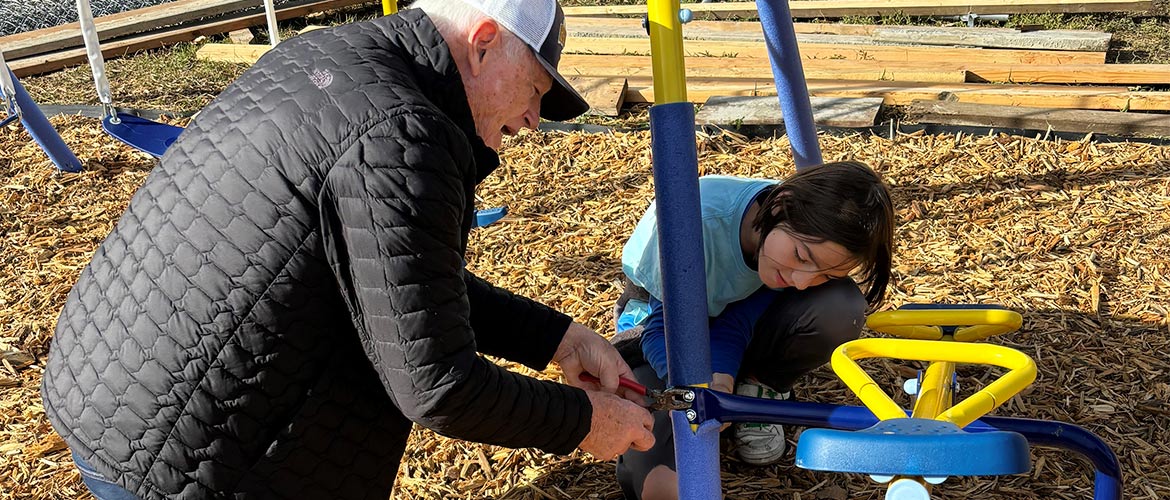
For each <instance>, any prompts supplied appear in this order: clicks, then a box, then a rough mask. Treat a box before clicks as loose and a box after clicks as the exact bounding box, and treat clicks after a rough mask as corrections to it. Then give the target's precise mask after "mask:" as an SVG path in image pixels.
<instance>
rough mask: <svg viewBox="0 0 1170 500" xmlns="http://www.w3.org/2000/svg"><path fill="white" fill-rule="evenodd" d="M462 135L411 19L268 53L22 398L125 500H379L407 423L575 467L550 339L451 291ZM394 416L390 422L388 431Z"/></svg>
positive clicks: (118, 242)
mask: <svg viewBox="0 0 1170 500" xmlns="http://www.w3.org/2000/svg"><path fill="white" fill-rule="evenodd" d="M498 162H499V159H498V157H497V156H496V154H495V153H494V152H493V151H491V150H490V149H488V148H487V147H486V146H485V145H484V144H483V142H482V141H480V140H479V139H478V137H477V136H476V134H475V129H474V124H473V122H472V116H471V111H470V109H469V107H468V105H467V97H466V94H465V93H464V90H463V85H462V82H461V80H460V77H459V74H458V72H457V70H456V67H455V64H454V61H452V59H451V54H450V52H449V50H448V48H447V46H446V44H445V43H444V42H443V40H442V37H441V36H440V35H439V33H438V32H437V31H436V29H435V27H434V25H433V24H431V22H430V20H429V19H428V18H427V17H426V16H425V15H424V14H422V13H421V12H418V11H407V12H406V13H404V14H402V15H401V16H392V17H386V18H381V19H378V20H375V21H371V22H365V23H356V24H351V25H346V26H343V27H339V28H335V29H328V30H320V31H315V32H311V33H308V34H305V35H302V36H298V37H296V38H293V39H291V40H288V41H286V42H284V43H282V44H281V45H280V46H278V47H277V48H276V49H274V50H273V51H271V52H270V53H268V54H266V55H265V56H264V57H263V58H262V59H261V60H260V61H259V62H258V63H257V64H256V65H255V66H254V67H252V68H251V69H249V70H248V71H247V72H245V73H244V74H243V75H242V76H241V77H240V78H239V79H238V80H237V81H236V82H234V83H232V84H231V86H230V87H228V88H227V90H225V91H224V92H223V93H222V94H221V95H220V96H219V97H217V98H216V99H215V100H214V101H213V102H212V103H211V104H210V105H209V106H208V107H207V108H206V109H204V110H203V111H202V112H201V113H200V114H199V115H198V117H197V118H196V119H195V120H194V121H193V122H192V123H191V124H190V126H189V127H188V128H187V130H186V131H185V132H184V133H183V135H182V136H181V137H180V138H179V139H178V140H177V141H176V142H175V143H174V144H173V145H172V146H171V147H170V149H169V150H168V151H167V154H166V155H165V156H164V157H163V158H162V160H161V163H160V165H159V166H158V167H156V168H155V169H154V171H152V172H151V174H150V176H149V177H148V178H147V180H146V182H145V183H144V185H143V186H142V187H141V188H140V189H139V190H138V192H137V193H136V194H135V195H134V197H133V199H132V200H131V202H130V206H129V208H128V209H127V210H126V212H125V214H123V216H122V218H121V219H120V220H119V221H118V224H117V226H116V227H115V228H114V230H113V232H112V233H111V234H110V235H109V236H108V237H107V238H106V240H105V241H104V242H103V243H102V245H101V247H100V248H98V250H97V252H96V253H95V254H94V256H93V260H92V262H91V263H90V264H89V266H88V267H86V269H85V270H84V271H83V272H82V274H81V277H80V279H79V280H78V282H77V283H76V285H75V286H74V287H73V290H72V291H71V293H70V294H69V296H68V299H67V302H66V304H65V307H64V310H63V311H62V312H61V316H60V319H59V321H58V324H57V330H56V334H55V337H54V339H53V345H52V348H51V351H50V353H49V361H48V365H47V367H46V370H45V374H44V385H43V387H42V396H43V398H44V404H45V409H46V412H47V413H48V416H49V419H50V420H51V422H52V423H53V426H54V428H55V429H56V430H57V432H59V433H60V434H61V435H62V436H64V437H65V439H66V441H67V443H68V444H69V446H70V448H72V449H73V450H74V451H75V452H76V453H78V455H79V456H80V457H81V458H83V459H84V460H85V461H87V462H89V463H90V465H92V466H94V467H95V468H96V469H97V470H98V471H100V472H101V473H102V474H103V475H104V476H105V477H107V478H111V479H113V480H115V481H116V482H117V483H118V484H120V485H121V486H123V487H125V488H127V489H129V490H130V491H132V492H134V493H136V494H137V495H139V496H141V497H143V498H150V499H159V498H302V499H303V498H339V499H340V498H377V499H380V500H383V499H385V498H387V496H388V494H389V491H390V488H391V487H392V485H393V482H394V477H395V472H396V469H397V463H398V459H399V456H400V454H401V453H402V449H403V446H404V445H405V436H406V434H407V433H408V432H409V428H410V422H411V421H413V422H415V423H418V424H420V425H422V426H425V427H428V428H430V429H434V430H435V431H437V432H439V433H442V434H444V435H448V436H453V437H458V438H462V439H466V440H470V441H478V442H485V443H492V444H498V445H504V446H509V447H535V448H539V449H542V450H545V451H548V452H552V453H568V452H570V451H572V450H573V449H574V448H575V447H576V446H577V445H578V444H579V443H580V442H581V440H582V439H584V437H585V435H586V434H587V433H588V431H589V423H590V420H591V415H592V410H591V407H590V405H589V402H588V399H587V397H586V395H585V393H584V392H583V391H581V390H579V389H576V388H572V387H569V386H565V385H560V384H555V383H550V382H544V381H538V380H535V379H532V378H528V377H524V376H520V375H517V374H515V373H512V372H509V371H507V370H504V369H502V368H500V367H498V366H496V365H494V364H493V363H491V362H489V361H486V360H485V359H484V358H482V357H480V356H479V354H477V352H478V353H484V354H491V355H496V356H500V357H503V358H506V359H510V360H514V361H517V362H521V363H523V364H525V365H528V366H530V367H533V368H536V369H543V368H545V367H546V365H547V363H548V362H549V360H550V359H551V357H552V354H553V353H554V351H555V350H556V347H557V345H558V344H559V342H560V340H561V338H562V335H563V334H564V331H565V329H566V328H567V327H568V325H569V322H570V320H569V318H568V317H566V316H564V315H562V314H560V313H557V312H555V311H553V310H551V309H549V308H548V307H545V306H543V305H540V304H538V303H536V302H534V301H531V300H529V299H526V298H522V297H519V296H516V295H513V294H511V293H509V292H506V291H504V290H501V289H498V288H494V287H492V286H491V285H489V284H487V283H486V282H484V281H483V280H481V279H478V278H476V277H474V276H472V275H471V274H470V273H469V272H467V271H465V270H464V266H463V253H464V250H465V248H466V245H467V235H468V232H469V230H470V227H471V221H472V219H473V215H474V207H473V199H474V198H473V193H474V189H475V186H476V184H477V183H478V182H479V181H480V180H482V179H483V178H484V177H485V176H486V175H487V174H488V173H490V172H491V171H492V170H493V169H494V168H495V167H496V166H497V165H498ZM404 415H405V418H404V417H403V416H404Z"/></svg>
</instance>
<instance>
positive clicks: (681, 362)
mask: <svg viewBox="0 0 1170 500" xmlns="http://www.w3.org/2000/svg"><path fill="white" fill-rule="evenodd" d="M650 134H651V137H652V138H653V141H652V144H653V145H652V146H651V148H652V150H653V164H654V197H655V205H656V206H657V212H656V213H657V216H658V254H659V256H660V259H661V265H662V295H663V297H662V306H663V307H662V308H663V311H662V314H663V322H664V325H665V329H666V351H667V369H668V371H669V374H670V376H669V378H670V380H669V382H670V385H672V386H677V385H698V384H706V383H708V382H710V381H711V355H710V349H711V348H710V341H711V340H710V336H709V335H708V333H707V277H706V274H705V271H704V267H703V226H702V214H701V212H700V210H699V160H698V155H697V153H696V151H695V108H694V106H692V105H691V104H690V103H686V102H683V103H670V104H661V105H657V106H654V107H652V108H650Z"/></svg>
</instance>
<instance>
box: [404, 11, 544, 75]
mask: <svg viewBox="0 0 1170 500" xmlns="http://www.w3.org/2000/svg"><path fill="white" fill-rule="evenodd" d="M409 8H411V9H419V10H422V11H423V12H425V13H426V14H427V17H429V18H431V22H433V23H435V27H437V28H439V33H442V34H443V37H444V38H446V39H447V40H448V41H450V40H451V39H452V38H458V39H460V40H462V39H464V38H466V35H467V32H468V31H469V30H470V29H471V27H472V26H474V25H475V23H477V22H479V21H480V20H482V19H485V18H487V17H488V16H487V14H484V13H483V12H480V10H479V9H477V8H475V7H472V6H471V5H468V4H467V3H466V2H463V1H462V0H415V1H414V2H413V3H411V4H410V7H409ZM500 31H503V32H504V33H505V34H506V35H505V36H504V40H503V41H504V54H505V55H506V56H507V59H508V60H509V61H517V62H519V61H523V60H524V55H525V53H526V52H529V51H531V50H532V49H531V48H529V47H528V44H526V43H524V40H521V39H520V37H518V36H516V35H515V34H513V33H512V32H511V31H509V30H508V28H505V27H503V26H500Z"/></svg>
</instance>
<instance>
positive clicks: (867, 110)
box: [695, 96, 882, 128]
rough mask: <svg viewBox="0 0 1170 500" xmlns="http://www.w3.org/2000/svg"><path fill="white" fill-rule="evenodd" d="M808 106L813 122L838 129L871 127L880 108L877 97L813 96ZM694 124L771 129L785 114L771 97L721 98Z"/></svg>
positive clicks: (714, 99) (708, 103) (705, 105)
mask: <svg viewBox="0 0 1170 500" xmlns="http://www.w3.org/2000/svg"><path fill="white" fill-rule="evenodd" d="M809 103H810V104H811V106H812V112H813V122H814V123H816V124H817V125H821V126H825V127H841V128H863V127H872V126H873V124H874V121H875V120H876V118H877V114H878V111H881V107H882V99H881V98H880V97H868V98H862V99H850V98H843V97H813V98H810V99H809ZM695 123H696V124H699V125H717V126H721V127H728V126H733V127H741V126H773V125H781V124H783V123H784V115H783V113H782V112H781V110H780V101H779V100H778V99H776V97H774V96H767V97H744V96H721V97H712V98H710V99H707V101H706V102H704V103H703V107H702V108H701V109H699V112H698V113H697V114H696V115H695Z"/></svg>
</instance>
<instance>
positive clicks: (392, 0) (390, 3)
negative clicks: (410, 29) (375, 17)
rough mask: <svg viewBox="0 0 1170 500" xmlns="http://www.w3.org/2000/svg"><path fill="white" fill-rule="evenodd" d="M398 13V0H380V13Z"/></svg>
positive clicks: (386, 14)
mask: <svg viewBox="0 0 1170 500" xmlns="http://www.w3.org/2000/svg"><path fill="white" fill-rule="evenodd" d="M396 13H398V0H382V15H383V16H388V15H390V14H396Z"/></svg>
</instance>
